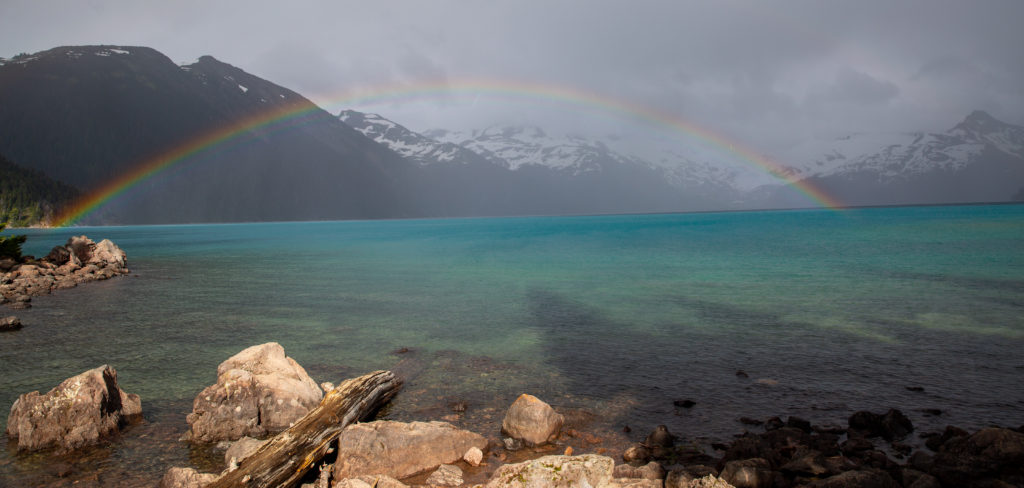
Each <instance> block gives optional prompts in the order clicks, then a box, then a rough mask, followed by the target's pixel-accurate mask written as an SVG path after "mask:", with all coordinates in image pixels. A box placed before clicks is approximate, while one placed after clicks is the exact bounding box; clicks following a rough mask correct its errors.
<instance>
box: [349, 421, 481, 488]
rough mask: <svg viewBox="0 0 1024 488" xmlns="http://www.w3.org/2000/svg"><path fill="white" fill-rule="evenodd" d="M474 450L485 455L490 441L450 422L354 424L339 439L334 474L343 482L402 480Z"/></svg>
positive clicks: (450, 462) (454, 460)
mask: <svg viewBox="0 0 1024 488" xmlns="http://www.w3.org/2000/svg"><path fill="white" fill-rule="evenodd" d="M474 447H475V448H477V449H480V450H481V452H482V450H483V449H485V448H486V447H487V439H484V437H483V436H482V435H479V434H476V433H473V432H470V431H468V430H462V429H458V428H456V427H455V426H454V425H452V424H449V423H447V422H410V423H405V422H394V421H390V420H380V421H376V422H367V423H361V424H353V425H350V426H348V427H347V428H345V430H344V431H342V433H341V435H340V436H339V437H338V461H337V462H335V463H334V471H333V473H332V475H333V477H334V478H335V479H342V478H355V477H359V476H363V475H377V474H382V475H387V476H391V477H393V478H396V479H402V478H406V477H409V476H412V475H415V474H419V473H424V472H426V471H429V470H431V469H435V468H437V467H438V466H440V465H442V464H452V463H454V462H457V461H458V460H460V459H462V458H463V456H464V455H465V454H466V452H467V451H469V450H470V449H471V448H474Z"/></svg>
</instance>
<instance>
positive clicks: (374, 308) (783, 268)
mask: <svg viewBox="0 0 1024 488" xmlns="http://www.w3.org/2000/svg"><path fill="white" fill-rule="evenodd" d="M26 233H28V234H29V241H28V243H27V245H26V252H27V253H30V254H36V255H44V254H46V252H47V251H48V249H49V248H50V247H52V246H53V245H56V244H59V243H63V241H64V240H66V238H67V237H68V236H70V235H72V234H86V235H89V236H90V237H92V238H94V239H97V240H98V239H101V238H110V239H112V240H113V241H114V242H116V243H117V244H118V245H119V246H121V247H122V248H123V249H124V250H125V251H126V252H127V253H128V259H129V265H130V266H131V268H132V271H133V276H131V277H127V278H122V279H116V280H111V281H107V282H101V283H91V284H88V285H84V286H80V287H78V288H75V289H72V290H62V291H58V292H56V293H55V294H53V295H51V296H47V297H38V298H36V299H34V300H33V304H34V308H32V309H30V310H27V311H18V312H17V315H18V316H19V317H21V319H22V321H23V323H25V324H26V326H25V328H24V329H23V330H21V331H19V332H16V333H9V334H3V335H0V370H2V371H3V372H4V375H3V377H2V378H0V405H10V404H11V403H13V401H14V400H15V399H16V398H17V395H19V394H21V393H25V392H28V391H32V390H42V391H46V390H48V389H50V388H52V387H54V386H56V385H57V384H58V383H59V382H60V381H61V380H63V379H64V378H67V377H69V376H71V375H74V374H77V373H79V372H81V371H84V370H86V369H89V368H93V367H96V366H98V365H100V364H103V363H108V364H111V365H113V366H114V367H115V368H116V369H117V370H118V377H119V382H120V383H121V385H122V387H123V388H124V389H125V390H127V391H129V392H133V393H138V394H139V395H140V396H141V397H142V399H143V409H144V411H145V412H146V413H145V416H144V420H143V421H142V422H140V423H138V424H136V425H133V426H131V427H130V428H129V429H127V430H126V432H125V433H124V434H123V435H122V436H120V438H119V439H117V440H116V441H115V442H113V443H110V444H108V445H106V446H104V447H101V448H98V449H94V450H91V451H89V452H88V453H86V454H78V455H75V456H73V457H58V458H55V457H54V456H52V455H35V456H25V455H18V454H16V453H15V451H14V450H13V448H12V447H9V448H8V449H7V450H0V480H7V481H8V482H10V483H13V484H15V485H26V484H28V485H41V484H54V485H63V484H68V485H70V484H71V483H74V482H75V481H80V482H81V481H85V482H95V483H99V484H111V483H117V484H123V485H139V486H143V485H147V484H152V483H153V482H154V481H155V480H156V479H158V478H159V476H160V475H161V474H162V473H163V472H164V471H165V470H166V469H167V468H168V467H170V466H174V465H188V464H192V465H196V466H199V467H203V468H208V469H213V465H214V463H215V462H216V458H217V455H218V453H215V452H212V451H211V450H209V449H204V448H195V447H191V446H189V445H188V444H185V443H180V442H177V440H176V439H177V438H178V437H179V436H180V435H181V434H182V433H183V432H184V431H185V428H186V424H185V420H184V417H185V415H186V414H187V413H188V412H189V410H190V407H191V399H192V398H193V397H194V396H195V394H196V393H198V392H199V391H200V390H201V389H202V388H203V387H205V386H206V385H208V384H210V383H212V382H213V381H214V380H215V376H216V367H217V364H219V363H220V362H221V361H223V360H224V359H226V358H227V357H229V356H231V355H232V354H234V353H236V352H238V351H239V350H241V349H243V348H245V347H247V346H250V345H253V344H259V343H263V342H267V341H276V342H279V343H281V344H282V345H283V346H284V347H285V350H286V352H287V353H288V354H289V355H290V356H292V357H294V358H295V359H296V360H297V361H298V362H299V363H300V364H302V365H303V366H304V367H305V368H306V369H307V371H309V372H310V374H311V375H312V376H313V377H314V379H316V380H317V381H334V382H337V381H338V380H341V379H343V378H345V377H350V376H356V375H359V374H362V373H364V372H368V371H371V370H375V369H381V368H396V369H398V370H400V371H402V372H403V373H404V374H407V375H409V376H410V377H411V380H410V381H409V383H408V384H407V385H406V386H405V388H404V390H403V392H402V393H401V394H400V395H399V397H398V398H397V399H396V401H395V402H394V403H393V405H392V406H391V408H389V409H388V410H387V412H385V414H386V415H387V416H388V417H389V418H395V419H404V420H408V419H424V420H427V419H438V418H440V417H442V416H445V415H450V414H452V412H451V409H450V408H449V404H450V403H452V402H455V401H459V400H462V401H466V402H468V404H469V409H468V411H467V412H466V414H465V415H464V416H462V417H460V418H459V419H458V420H457V423H460V424H462V425H465V426H468V427H471V428H474V429H476V430H478V431H480V432H481V433H483V434H485V435H487V436H489V437H497V435H498V432H497V431H498V429H499V428H500V420H501V415H502V414H503V410H504V408H505V407H506V406H507V405H508V404H509V403H511V401H512V400H513V399H514V398H515V396H516V395H518V394H519V393H521V392H531V393H534V394H536V395H538V396H540V397H541V398H542V399H544V400H547V401H548V402H550V403H552V404H553V405H555V406H556V408H559V409H561V410H565V411H569V412H572V414H573V418H574V419H576V420H575V422H576V423H577V424H578V425H579V426H580V427H581V430H587V431H591V432H595V433H598V434H599V435H600V436H601V437H602V438H603V439H605V440H606V443H607V444H608V445H609V446H610V448H611V449H613V451H614V448H615V446H618V445H620V444H622V443H624V442H626V441H627V440H628V439H629V438H630V436H632V437H635V438H636V439H639V438H642V437H643V436H644V435H645V434H646V432H647V431H649V430H650V428H652V427H653V426H654V425H657V424H661V423H664V424H667V425H668V426H669V429H670V430H672V431H673V432H675V433H678V434H681V435H682V436H683V437H684V438H686V439H688V440H690V441H694V442H698V443H701V442H705V443H706V442H708V441H710V440H724V439H728V438H729V437H731V435H732V434H735V433H738V432H741V431H742V430H743V426H742V425H741V424H739V423H738V422H737V421H736V419H737V418H738V417H741V416H746V417H754V418H764V417H767V416H771V415H783V416H784V415H790V414H792V415H799V416H802V417H805V418H808V419H810V420H812V421H813V422H815V423H836V424H845V419H846V417H848V416H849V414H850V413H852V412H853V411H855V410H861V409H870V410H875V411H884V410H885V409H887V408H889V407H896V408H900V409H902V410H903V411H904V412H905V413H907V414H908V415H909V416H910V418H911V419H912V420H913V421H914V423H915V425H916V426H917V428H918V431H919V432H920V431H927V430H935V429H938V428H941V427H943V426H945V425H947V424H954V425H959V426H962V427H967V428H977V427H980V426H984V425H988V424H999V425H1020V424H1022V423H1024V384H1022V383H1021V382H1020V379H1019V378H1020V376H1021V374H1022V373H1024V355H1022V354H1021V351H1022V350H1024V349H1022V346H1024V251H1022V250H1024V206H1022V205H998V206H956V207H907V208H875V209H857V210H847V211H840V212H836V211H830V210H810V211H786V212H743V213H709V214H671V215H639V216H637V215H634V216H600V217H543V218H505V219H446V220H411V221H374V222H317V223H274V224H232V225H198V226H145V227H105V228H78V229H71V230H67V229H60V230H32V231H29V232H26ZM400 347H409V348H411V349H412V352H410V353H408V354H402V355H399V354H392V353H391V351H394V350H396V349H398V348H400ZM737 370H743V371H745V372H746V373H747V374H748V375H749V378H742V377H738V376H736V374H735V373H736V371H737ZM908 386H919V387H923V388H924V391H923V392H914V391H910V390H908V389H907V388H906V387H908ZM676 399H691V400H694V401H695V402H696V406H695V407H693V408H692V409H681V408H676V407H674V406H673V404H672V402H673V400H676ZM5 408H6V407H5ZM926 408H938V409H941V410H943V412H944V413H943V414H942V415H941V416H939V417H932V416H928V415H926V414H925V413H924V412H922V409H926ZM624 425H630V426H631V427H632V428H633V429H632V430H633V433H632V434H630V435H625V434H622V433H621V429H622V427H623V426H624ZM580 447H583V448H584V449H586V448H587V447H588V446H578V447H577V452H579V449H580ZM589 447H590V448H593V447H595V446H589ZM58 461H59V462H67V463H70V464H72V466H73V473H72V475H71V476H69V477H68V478H63V479H59V478H57V477H55V475H54V472H55V471H54V469H55V468H54V467H53V465H54V463H55V462H58Z"/></svg>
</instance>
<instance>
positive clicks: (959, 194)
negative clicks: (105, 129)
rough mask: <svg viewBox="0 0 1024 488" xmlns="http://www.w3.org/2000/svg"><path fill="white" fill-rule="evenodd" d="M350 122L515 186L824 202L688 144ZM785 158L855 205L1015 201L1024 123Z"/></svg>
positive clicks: (839, 141)
mask: <svg viewBox="0 0 1024 488" xmlns="http://www.w3.org/2000/svg"><path fill="white" fill-rule="evenodd" d="M340 117H341V120H343V121H344V122H346V123H348V124H350V125H352V126H353V127H354V128H355V129H356V130H358V131H359V132H362V133H363V134H365V135H367V136H368V137H370V138H371V139H373V140H374V141H377V142H378V143H380V144H383V145H385V146H387V147H389V148H390V149H392V150H394V151H396V152H398V153H400V154H402V155H404V156H405V157H407V158H409V159H411V160H413V161H415V162H416V163H417V164H419V165H420V166H422V167H431V166H436V165H441V164H446V163H449V164H450V163H452V162H458V163H460V164H462V165H475V166H478V167H482V166H489V167H490V168H491V169H492V170H494V169H501V170H503V171H499V172H498V173H492V176H494V177H495V178H504V179H506V180H508V181H513V180H515V179H516V177H517V176H516V174H517V173H522V172H524V171H528V172H530V174H531V175H533V178H535V179H536V178H547V179H548V181H547V183H546V184H548V185H549V186H552V187H553V186H555V185H554V183H551V181H553V180H552V178H554V177H555V176H556V175H557V177H558V178H561V180H559V181H560V183H559V184H560V185H566V184H569V183H570V182H572V183H573V184H579V182H580V181H584V177H586V178H587V181H596V180H598V179H603V180H604V181H602V183H601V186H602V188H605V189H607V188H609V187H614V186H615V185H616V183H615V180H620V181H627V183H623V184H622V185H620V187H618V188H617V189H618V190H623V188H625V187H627V186H629V185H631V184H635V183H636V182H635V181H631V180H629V178H639V179H640V180H643V181H647V182H652V181H656V182H657V185H658V186H659V191H663V192H670V193H672V194H674V196H670V197H666V199H665V200H664V201H668V200H671V199H672V198H677V199H678V198H685V200H686V202H687V204H686V206H685V208H684V207H680V208H681V209H685V210H692V209H695V208H701V209H707V208H717V209H728V208H765V207H767V208H771V207H799V206H808V205H815V204H816V203H815V202H813V201H811V200H808V199H807V198H806V197H805V196H802V195H801V192H798V191H795V190H794V189H793V188H792V187H791V186H790V185H787V184H786V182H785V181H783V180H780V179H776V178H773V177H770V176H768V175H767V173H764V172H763V171H760V170H759V169H757V168H753V167H751V166H750V165H746V166H743V165H737V164H735V162H732V163H730V162H729V161H727V160H724V159H722V158H721V157H720V155H717V156H716V155H715V154H713V153H701V152H700V151H699V149H693V148H690V147H687V146H686V145H685V144H684V145H674V146H673V145H670V144H668V145H652V144H643V143H637V141H625V140H622V139H621V138H618V139H617V138H609V139H607V140H601V139H596V138H589V137H584V136H579V135H558V134H552V133H549V132H547V131H545V130H543V129H540V128H537V127H490V128H487V129H484V130H475V131H469V132H452V131H446V130H441V129H434V130H429V131H424V132H423V133H416V132H414V131H411V130H409V129H407V128H405V127H402V126H401V125H399V124H397V123H395V122H392V121H390V120H387V119H385V118H383V117H381V116H379V115H373V114H362V113H359V112H354V111H346V112H343V113H342V114H341V115H340ZM778 160H779V161H785V162H787V163H788V168H789V174H788V175H787V176H788V177H789V178H790V180H804V181H806V182H808V183H810V184H812V185H814V186H817V187H819V188H820V189H821V190H822V191H823V192H824V193H826V194H828V195H831V196H834V197H835V199H836V200H838V201H839V202H840V203H843V204H846V205H886V204H914V203H941V202H973V201H1006V200H1010V199H1013V198H1015V197H1014V195H1016V194H1018V192H1020V191H1021V189H1022V188H1024V128H1021V127H1018V126H1014V125H1010V124H1006V123H1003V122H1000V121H998V120H996V119H995V118H993V117H991V116H990V115H988V114H987V113H985V112H981V111H976V112H974V113H972V114H970V115H969V116H968V117H967V118H966V119H964V121H963V122H961V123H959V124H957V125H956V126H955V127H953V128H952V129H950V130H949V131H947V132H945V133H924V132H917V133H875V134H872V133H856V134H851V135H848V136H844V137H840V138H836V139H832V140H814V141H809V142H807V143H805V144H802V145H800V146H798V147H796V148H795V149H794V150H793V151H791V152H790V153H789V154H788V155H786V156H785V157H782V158H778ZM502 175H504V176H502ZM543 175H548V176H547V177H544V176H543ZM613 175H614V176H613ZM624 175H628V176H624ZM518 176H521V175H518ZM520 179H522V178H520ZM467 181H468V180H467ZM751 182H755V183H754V184H751ZM765 182H768V183H765ZM533 184H535V185H536V182H534V183H533ZM513 186H514V185H513ZM524 191H525V190H524ZM641 191H642V190H641Z"/></svg>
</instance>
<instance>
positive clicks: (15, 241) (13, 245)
mask: <svg viewBox="0 0 1024 488" xmlns="http://www.w3.org/2000/svg"><path fill="white" fill-rule="evenodd" d="M5 227H7V224H6V223H0V232H3V231H4V228H5ZM26 238H27V236H23V235H21V236H0V259H2V258H12V259H21V245H22V244H24V243H25V239H26Z"/></svg>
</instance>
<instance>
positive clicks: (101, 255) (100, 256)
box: [83, 236, 128, 269]
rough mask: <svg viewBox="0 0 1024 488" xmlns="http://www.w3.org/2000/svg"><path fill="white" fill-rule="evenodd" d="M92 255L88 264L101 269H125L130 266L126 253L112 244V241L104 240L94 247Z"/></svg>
mask: <svg viewBox="0 0 1024 488" xmlns="http://www.w3.org/2000/svg"><path fill="white" fill-rule="evenodd" d="M83 237H84V236H83ZM91 254H92V255H91V256H90V257H89V259H88V261H86V262H87V263H91V264H95V265H97V266H99V267H101V268H113V269H124V267H125V266H126V265H127V264H128V259H127V255H126V254H125V252H124V251H122V250H121V248H120V247H117V245H116V244H114V243H113V242H111V241H110V239H103V240H102V241H100V242H99V243H98V244H96V245H95V246H93V248H92V253H91Z"/></svg>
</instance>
